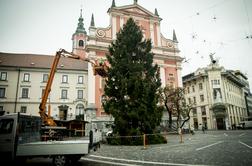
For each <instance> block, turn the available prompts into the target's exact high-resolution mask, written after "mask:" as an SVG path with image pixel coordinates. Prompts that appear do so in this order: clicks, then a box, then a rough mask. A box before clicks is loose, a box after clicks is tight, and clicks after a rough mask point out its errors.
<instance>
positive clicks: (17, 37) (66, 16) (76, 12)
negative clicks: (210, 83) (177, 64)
mask: <svg viewBox="0 0 252 166" xmlns="http://www.w3.org/2000/svg"><path fill="white" fill-rule="evenodd" d="M111 2H112V0H0V20H1V22H0V52H9V53H33V54H49V55H54V54H55V52H56V51H57V50H59V48H64V49H66V50H69V51H71V50H72V41H71V36H72V34H73V33H74V32H75V30H76V28H77V23H78V18H79V16H80V9H81V7H82V8H83V17H84V26H85V28H86V31H87V32H88V28H89V25H90V19H91V15H92V13H93V14H94V18H95V25H96V27H108V26H109V15H108V14H107V10H108V8H109V7H110V6H111ZM115 2H116V6H123V5H129V4H132V3H133V0H115ZM138 4H139V5H141V6H142V7H144V8H145V9H147V10H149V11H151V12H154V10H155V8H157V11H158V14H159V16H160V17H161V18H162V19H163V20H162V21H161V32H162V34H163V35H164V36H165V37H166V38H170V39H172V30H173V29H175V31H176V34H177V38H178V41H179V49H180V50H181V53H180V55H181V56H182V57H185V58H186V59H187V60H188V63H183V71H182V74H183V75H185V74H188V73H191V72H194V71H195V70H196V69H197V68H200V67H205V66H206V65H207V64H209V62H210V59H209V54H210V53H215V55H214V57H215V58H217V59H219V63H220V64H221V65H222V66H224V67H225V68H226V69H232V70H241V71H242V72H243V73H246V74H247V77H248V78H249V81H250V86H252V58H251V56H252V54H251V53H252V1H251V0H138ZM246 36H248V37H249V38H248V39H247V38H246Z"/></svg>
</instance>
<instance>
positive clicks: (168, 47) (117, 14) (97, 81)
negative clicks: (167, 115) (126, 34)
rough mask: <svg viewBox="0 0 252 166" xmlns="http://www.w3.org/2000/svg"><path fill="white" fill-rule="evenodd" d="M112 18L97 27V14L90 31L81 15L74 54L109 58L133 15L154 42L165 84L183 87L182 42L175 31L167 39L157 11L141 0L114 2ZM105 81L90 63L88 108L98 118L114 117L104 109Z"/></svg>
mask: <svg viewBox="0 0 252 166" xmlns="http://www.w3.org/2000/svg"><path fill="white" fill-rule="evenodd" d="M107 13H108V15H109V19H110V25H109V26H108V27H104V28H100V27H96V26H95V19H94V15H92V17H91V23H90V26H89V34H87V32H86V30H85V28H84V20H83V18H82V14H81V15H80V18H79V20H78V21H79V22H78V27H77V30H76V32H75V33H74V34H73V37H72V41H73V50H72V51H73V53H75V54H78V55H80V57H81V58H89V59H104V60H105V59H106V54H108V53H109V52H108V47H109V45H110V44H111V43H112V42H113V41H114V40H116V34H117V33H118V32H119V31H120V29H121V28H123V25H124V24H125V23H126V22H127V20H128V19H129V18H130V17H132V18H133V19H134V20H135V22H136V23H137V25H139V26H140V28H141V30H142V32H143V36H144V38H146V39H151V41H152V46H153V48H152V52H153V53H154V63H156V64H158V66H159V67H160V75H161V81H162V86H165V85H167V84H169V85H173V86H174V87H178V86H180V87H182V76H181V69H182V68H181V62H182V58H181V57H180V55H179V52H180V51H179V49H178V41H177V37H176V34H175V31H173V39H167V38H165V37H164V36H163V35H162V33H161V28H160V24H161V20H162V19H161V18H160V17H159V15H158V12H157V10H156V9H155V12H154V13H152V12H150V11H148V10H146V9H145V8H144V7H142V6H140V5H139V4H138V3H137V1H133V4H129V5H126V6H116V4H115V1H114V0H113V1H112V5H111V7H110V8H109V9H108V11H107ZM104 83H105V80H104V78H102V77H99V76H94V75H93V70H92V66H91V64H88V85H89V88H88V108H87V109H88V110H93V112H95V113H96V120H97V121H106V120H108V121H109V120H111V117H109V116H108V115H107V114H106V113H105V112H104V110H103V108H102V104H101V96H102V95H103V93H104V91H103V88H104Z"/></svg>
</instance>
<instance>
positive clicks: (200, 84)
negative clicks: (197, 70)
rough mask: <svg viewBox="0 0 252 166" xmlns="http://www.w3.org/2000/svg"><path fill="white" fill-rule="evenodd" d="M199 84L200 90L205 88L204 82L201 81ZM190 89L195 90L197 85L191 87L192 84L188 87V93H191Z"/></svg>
mask: <svg viewBox="0 0 252 166" xmlns="http://www.w3.org/2000/svg"><path fill="white" fill-rule="evenodd" d="M198 86H199V90H200V91H201V90H203V84H202V83H199V84H198ZM190 89H192V92H195V86H194V85H193V86H192V88H190V86H188V87H187V93H191V91H190Z"/></svg>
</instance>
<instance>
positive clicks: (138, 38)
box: [103, 18, 162, 136]
mask: <svg viewBox="0 0 252 166" xmlns="http://www.w3.org/2000/svg"><path fill="white" fill-rule="evenodd" d="M109 53H110V54H109V55H107V59H108V62H109V63H110V65H111V66H110V68H109V70H108V79H107V80H106V86H105V96H106V99H105V100H104V102H103V106H104V109H105V112H106V113H108V114H111V115H112V116H113V117H114V118H115V121H114V124H115V127H114V130H113V133H115V134H118V135H120V136H130V135H131V136H132V135H141V134H143V133H146V134H151V133H153V132H154V129H155V128H156V126H158V125H159V124H160V121H161V116H162V110H161V109H159V108H158V106H157V103H158V93H157V89H158V88H159V87H160V85H161V81H160V77H159V72H158V67H157V65H154V64H153V53H151V41H150V40H145V39H143V34H142V31H141V29H140V27H139V26H137V25H136V24H135V22H134V20H133V19H132V18H130V19H128V21H127V23H126V24H125V25H124V26H123V29H121V30H120V31H119V32H118V33H117V39H116V40H115V41H114V42H113V43H112V44H111V46H110V47H109Z"/></svg>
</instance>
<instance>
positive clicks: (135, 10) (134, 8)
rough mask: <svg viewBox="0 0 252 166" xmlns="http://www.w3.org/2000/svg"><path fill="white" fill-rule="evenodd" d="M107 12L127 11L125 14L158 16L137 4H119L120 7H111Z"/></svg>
mask: <svg viewBox="0 0 252 166" xmlns="http://www.w3.org/2000/svg"><path fill="white" fill-rule="evenodd" d="M109 12H115V13H123V14H124V13H127V15H128V14H129V15H131V14H132V15H141V16H145V17H155V18H159V17H158V16H156V15H155V14H153V13H152V12H150V11H148V10H147V9H145V8H143V7H142V6H140V5H138V4H133V5H127V6H121V7H113V8H111V9H110V10H109Z"/></svg>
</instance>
